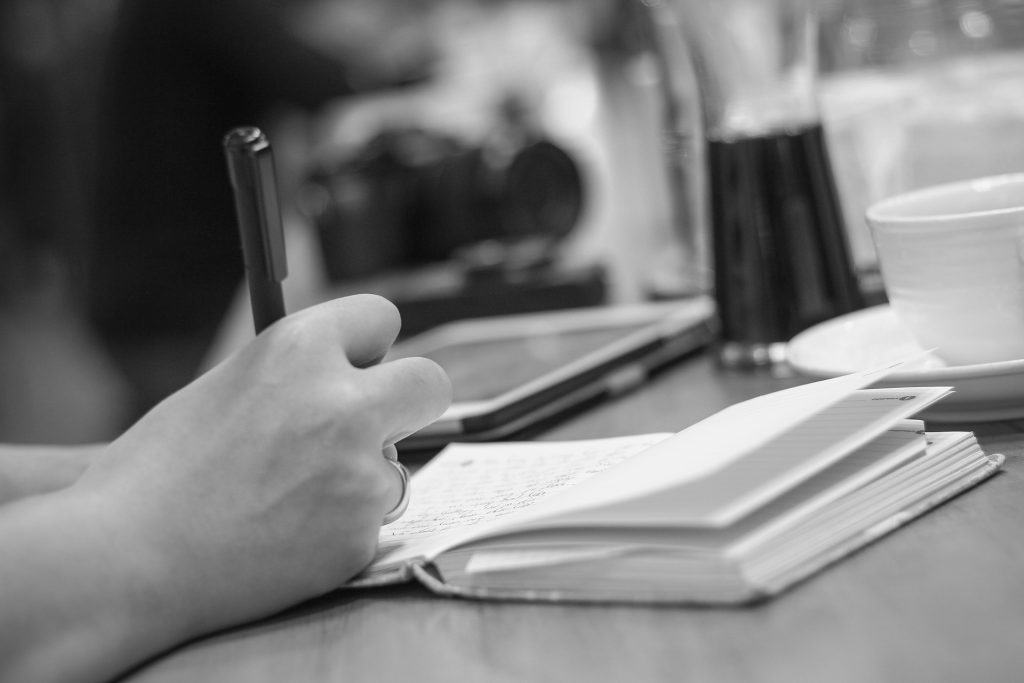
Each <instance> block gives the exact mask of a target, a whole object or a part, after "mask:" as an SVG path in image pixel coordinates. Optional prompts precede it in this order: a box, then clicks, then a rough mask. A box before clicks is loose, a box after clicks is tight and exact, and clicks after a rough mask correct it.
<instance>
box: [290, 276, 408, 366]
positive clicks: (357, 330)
mask: <svg viewBox="0 0 1024 683" xmlns="http://www.w3.org/2000/svg"><path fill="white" fill-rule="evenodd" d="M290 317H292V318H293V319H294V323H295V324H296V325H297V326H299V327H301V328H302V332H301V334H303V335H306V336H308V337H310V338H312V339H314V340H315V341H316V343H319V342H324V343H326V344H329V345H332V346H336V345H339V344H340V346H341V348H342V351H344V353H345V355H346V356H347V358H348V360H349V362H350V363H352V365H354V366H356V367H366V366H369V365H373V364H375V363H378V362H379V361H380V360H381V359H382V358H383V357H384V355H385V354H386V353H387V352H388V349H390V348H391V345H392V344H393V343H394V341H395V338H396V337H397V336H398V331H399V329H401V326H402V319H401V316H400V315H399V313H398V309H397V308H395V305H394V304H392V303H391V302H390V301H388V300H387V299H385V298H383V297H380V296H376V295H374V294H356V295H353V296H346V297H343V298H340V299H334V300H333V301H328V302H326V303H322V304H319V305H317V306H311V307H310V308H307V309H304V310H302V311H299V312H298V313H296V314H294V315H293V316H290Z"/></svg>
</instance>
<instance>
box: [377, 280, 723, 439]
mask: <svg viewBox="0 0 1024 683" xmlns="http://www.w3.org/2000/svg"><path fill="white" fill-rule="evenodd" d="M714 333H715V325H714V307H713V304H712V303H711V301H710V299H708V298H704V297H701V298H696V299H688V300H685V301H677V302H670V303H652V304H638V305H629V306H611V307H600V308H578V309H569V310H564V311H551V312H544V313H532V314H526V315H510V316H501V317H493V318H477V319H471V320H464V321H459V322H454V323H448V324H445V325H442V326H440V327H437V328H434V329H433V330H430V331H428V332H425V333H423V334H420V335H418V336H416V337H412V338H410V339H408V340H406V341H403V342H400V343H399V344H397V345H396V346H395V348H394V349H393V350H392V352H391V353H390V354H389V355H388V358H399V357H404V356H425V357H427V358H430V359H432V360H434V361H436V362H437V363H438V364H440V365H441V367H443V368H444V369H445V371H446V372H447V373H448V375H449V377H450V378H451V380H452V390H453V402H452V405H451V407H450V408H449V409H448V410H447V411H446V412H445V413H444V414H443V415H442V416H441V417H440V418H438V420H437V421H435V422H434V423H432V424H430V425H428V426H427V427H425V428H423V429H422V430H420V431H419V432H417V433H415V434H413V435H412V436H409V437H407V438H406V439H404V440H403V441H402V442H401V443H400V444H399V445H400V447H401V448H403V449H414V450H415V449H426V448H436V447H440V446H443V445H445V444H446V443H448V442H450V441H488V440H495V439H501V438H505V437H508V436H511V435H513V434H515V433H517V432H521V431H523V430H525V429H527V428H529V427H532V426H535V425H537V424H539V423H542V422H543V423H547V422H549V421H552V420H553V419H555V418H557V417H558V416H560V415H562V414H565V413H567V412H569V411H571V410H572V409H573V408H577V407H579V406H581V405H582V404H585V403H589V402H592V401H594V400H596V399H600V398H602V397H607V396H612V395H616V394H619V393H622V392H625V391H627V390H629V389H632V388H634V387H636V386H638V385H640V384H641V383H642V382H643V381H644V380H645V379H646V378H647V377H648V376H649V375H650V374H651V373H652V372H653V371H655V370H657V369H658V368H660V367H662V366H664V365H666V364H667V363H670V362H671V361H673V360H676V359H679V358H682V357H683V356H686V355H687V354H690V353H693V352H694V351H696V350H698V349H701V348H703V347H704V346H706V345H707V344H708V343H709V342H710V341H711V340H712V339H713V337H714Z"/></svg>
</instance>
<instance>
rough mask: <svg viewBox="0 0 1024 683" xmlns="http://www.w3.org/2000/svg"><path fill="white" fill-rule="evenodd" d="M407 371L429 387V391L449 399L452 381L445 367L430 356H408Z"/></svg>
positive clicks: (414, 378)
mask: <svg viewBox="0 0 1024 683" xmlns="http://www.w3.org/2000/svg"><path fill="white" fill-rule="evenodd" d="M406 361H407V371H408V373H409V375H410V376H411V378H412V380H413V381H414V382H416V383H417V384H419V385H421V386H422V387H423V388H424V389H427V390H428V392H429V393H431V394H435V395H438V396H440V397H447V398H448V399H449V400H450V398H451V393H452V382H451V379H450V378H449V377H448V373H447V372H445V370H444V368H442V367H441V366H440V365H438V364H437V363H436V362H434V361H432V360H430V359H429V358H419V357H416V358H408V359H406Z"/></svg>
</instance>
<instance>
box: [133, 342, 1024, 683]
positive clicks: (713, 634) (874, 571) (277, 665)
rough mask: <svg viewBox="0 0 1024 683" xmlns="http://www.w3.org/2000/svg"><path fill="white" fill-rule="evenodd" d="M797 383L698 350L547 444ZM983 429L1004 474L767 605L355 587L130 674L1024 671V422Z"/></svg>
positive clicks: (673, 421)
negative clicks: (546, 600) (731, 368)
mask: <svg viewBox="0 0 1024 683" xmlns="http://www.w3.org/2000/svg"><path fill="white" fill-rule="evenodd" d="M794 382H795V380H780V379H774V378H771V377H768V376H750V375H726V374H721V373H720V372H718V371H717V370H716V369H715V367H714V365H713V363H712V362H711V361H710V360H709V359H708V358H707V357H699V358H695V359H691V360H688V361H686V362H685V363H683V364H681V365H679V366H676V367H674V368H672V369H670V370H668V371H667V372H665V373H663V374H662V375H660V376H659V377H657V378H656V379H655V380H654V381H652V382H651V383H650V384H649V385H648V386H645V387H644V388H643V389H641V390H640V391H637V392H634V393H633V394H630V395H628V396H624V397H621V398H619V399H617V400H615V401H612V402H608V403H605V404H602V405H600V406H597V407H596V408H593V409H592V410H590V411H588V412H586V413H584V414H581V415H578V416H576V417H575V418H573V419H571V420H569V421H567V422H564V423H562V424H560V425H559V426H557V427H556V428H553V429H551V430H549V431H548V432H546V433H544V434H542V435H541V436H540V437H539V438H544V439H567V438H584V437H598V436H612V435H617V434H629V433H639V432H648V431H663V430H670V431H671V430H677V429H681V428H682V427H685V426H687V425H689V424H692V423H693V422H695V421H697V420H699V419H701V418H703V417H705V416H707V415H709V414H711V413H713V412H715V411H717V410H719V409H721V408H723V407H725V406H726V405H729V404H731V403H733V402H736V401H739V400H742V399H745V398H748V397H750V396H753V395H756V394H759V393H764V392H766V391H771V390H774V389H778V388H781V387H782V386H785V385H787V384H792V383H794ZM968 427H969V428H971V429H974V430H975V431H976V433H977V434H978V435H979V436H980V437H981V441H982V444H983V445H984V446H985V447H986V449H987V450H989V451H996V452H1002V453H1004V454H1006V456H1007V464H1006V467H1005V471H1004V472H1003V473H1001V474H999V475H998V476H996V477H995V478H993V479H991V480H989V481H988V482H986V483H984V484H982V485H981V486H980V487H978V488H976V489H974V490H971V491H969V492H967V493H966V494H964V495H961V496H960V497H958V498H956V499H954V500H952V501H950V502H949V503H947V504H946V505H944V506H942V507H941V508H939V509H937V510H935V511H933V512H932V513H930V514H928V515H926V516H925V517H923V518H921V519H919V520H917V521H915V522H913V523H912V524H910V525H909V526H907V527H905V528H903V529H900V530H898V531H896V532H895V533H893V534H891V535H889V536H887V537H885V538H883V539H882V540H880V541H879V542H877V543H875V544H873V545H871V546H869V547H867V548H866V549H864V550H862V551H861V552H859V553H857V554H856V555H854V556H852V557H849V558H847V559H845V560H843V561H842V562H840V563H838V564H836V565H834V566H832V567H830V568H828V569H826V570H825V571H824V572H822V573H820V574H818V575H817V576H814V577H812V578H811V579H809V580H807V581H805V582H803V583H802V584H800V585H798V586H796V587H795V588H793V589H792V590H790V591H788V592H787V593H784V594H783V595H781V596H780V597H778V598H776V599H775V600H773V601H771V602H768V603H766V604H763V605H759V606H756V607H753V608H728V609H699V608H696V609H695V608H679V607H655V608H652V607H627V606H580V605H549V604H542V605H531V604H518V603H516V604H512V603H505V604H503V603H484V602H472V601H467V600H455V599H445V598H437V597H434V596H432V595H431V594H430V593H428V592H426V591H425V590H423V589H420V588H418V587H416V586H402V587H397V588H387V589H374V590H366V591H359V592H338V593H334V594H331V595H327V596H325V597H322V598H320V599H317V600H314V601H312V602H309V603H306V604H304V605H300V606H298V607H296V608H294V609H292V610H290V611H288V612H287V613H285V614H282V615H279V616H277V617H274V618H271V619H267V620H264V621H262V622H259V623H256V624H252V625H249V626H245V627H240V628H237V629H234V630H231V631H228V632H225V633H222V634H219V635H215V636H213V637H210V638H207V639H204V640H201V641H199V642H195V643H192V644H191V645H188V646H185V647H183V648H180V649H179V650H177V651H175V652H172V653H169V654H167V655H166V656H164V657H162V658H159V659H158V660H156V661H154V662H151V663H150V664H149V665H147V666H144V667H142V668H141V669H139V670H138V671H136V672H135V673H134V674H133V675H131V676H129V677H128V680H130V681H132V683H142V682H145V683H157V682H164V681H197V682H203V681H219V682H234V681H245V682H247V683H258V682H261V681H267V682H270V681H274V682H275V683H276V682H279V681H289V682H304V681H346V682H350V683H351V682H358V681H374V682H378V681H415V682H416V683H428V682H430V681H446V682H447V681H691V680H692V681H715V682H724V681H784V682H786V683H791V682H794V681H829V682H830V683H837V682H843V681H858V682H861V681H1019V680H1024V457H1022V455H1024V420H1017V421H1013V422H998V423H987V424H981V423H979V424H973V425H969V426H968ZM957 428H961V429H962V428H964V427H963V425H957Z"/></svg>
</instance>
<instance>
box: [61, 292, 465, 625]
mask: <svg viewBox="0 0 1024 683" xmlns="http://www.w3.org/2000/svg"><path fill="white" fill-rule="evenodd" d="M399 324H400V321H399V317H398V314H397V311H396V310H395V308H394V307H393V306H392V305H391V304H389V303H388V302H386V301H385V300H383V299H380V298H378V297H373V296H356V297H349V298H345V299H340V300H336V301H333V302H330V303H327V304H323V305H321V306H318V307H314V308H311V309H307V310H304V311H301V312H298V313H296V314H294V315H292V316H289V317H288V318H286V319H284V320H282V321H280V322H278V323H276V324H275V325H273V326H271V327H270V328H269V329H267V330H266V331H265V332H264V333H263V334H261V335H260V336H259V338H257V339H256V340H255V342H254V343H252V344H250V345H249V346H248V347H246V348H245V349H243V350H242V351H241V352H239V353H238V354H237V355H235V356H233V357H231V358H230V359H228V360H227V361H225V362H224V363H223V364H221V365H219V366H217V367H216V368H214V369H213V370H211V371H210V372H209V373H207V374H206V375H204V376H203V377H201V378H200V379H198V380H197V381H195V382H194V383H192V384H191V385H189V386H187V387H186V388H184V389H183V390H181V391H180V392H178V393H176V394H174V395H173V396H171V397H170V398H168V399H167V400H165V401H164V402H163V403H161V404H160V405H158V406H157V407H156V408H154V409H153V410H152V411H151V412H150V413H149V414H147V415H146V416H145V417H143V418H142V419H141V420H140V421H139V422H138V423H137V424H136V425H134V426H133V427H132V428H131V429H130V430H128V431H127V432H126V433H125V434H124V435H123V436H122V437H121V438H119V439H117V440H116V441H114V442H113V443H112V444H111V445H110V446H109V448H107V449H106V450H105V451H104V452H103V453H102V454H100V456H99V457H97V458H96V459H95V461H94V462H93V463H92V465H91V466H90V467H89V468H88V469H87V470H86V472H85V473H84V474H83V476H82V477H81V478H80V479H79V480H78V482H76V483H75V485H74V486H72V487H71V489H69V493H74V494H75V495H77V496H80V497H82V498H83V499H88V500H89V501H91V503H92V504H93V505H95V506H97V508H98V509H100V510H101V511H102V517H103V518H104V519H105V520H106V522H105V523H106V524H107V525H108V526H109V528H110V533H111V534H113V535H115V536H116V537H118V538H119V542H120V543H121V544H123V545H124V547H126V548H128V549H131V550H130V551H131V552H133V553H135V555H134V557H135V559H136V560H137V561H140V562H142V565H143V566H144V567H146V570H147V571H148V572H152V573H153V574H154V576H153V578H154V581H155V582H156V583H158V584H159V585H160V586H161V590H163V591H165V592H169V593H171V594H172V595H173V596H174V600H173V601H172V602H171V603H170V604H173V605H174V606H175V609H176V610H178V611H179V612H181V613H180V614H178V615H177V616H178V617H181V618H183V619H185V620H186V621H187V622H188V628H189V629H190V630H193V631H198V632H202V631H207V630H210V629H213V628H219V627H221V626H224V625H226V624H230V623H235V622H238V621H241V620H245V619H250V618H254V617H256V616H260V615H265V614H267V613H270V612H273V611H275V610H278V609H281V608H283V607H285V606H288V605H290V604H293V603H295V602H297V601H299V600H302V599H304V598H308V597H311V596H314V595H317V594H319V593H323V592H325V591H327V590H330V589H332V588H334V587H337V586H339V585H340V584H342V583H344V581H345V580H346V579H348V578H349V577H351V576H352V575H354V574H355V573H357V572H358V571H359V570H361V569H362V568H363V567H364V566H365V565H366V564H367V563H368V562H369V561H370V560H371V559H372V557H373V553H374V551H375V548H376V541H377V535H378V533H379V527H380V524H381V520H382V518H383V516H384V515H385V513H387V512H388V511H389V510H390V509H392V508H393V507H394V506H395V504H396V503H397V501H398V499H399V495H400V492H399V490H398V484H399V479H398V476H397V473H396V471H395V469H394V468H393V467H392V466H391V465H389V464H388V463H387V462H385V459H384V457H383V455H382V451H383V449H384V448H385V447H386V446H389V445H390V444H392V443H393V442H394V441H396V440H398V439H400V438H401V437H403V436H405V435H407V434H409V433H411V432H413V431H415V430H417V429H419V428H420V427H422V426H424V425H426V424H427V423H429V422H430V421H432V420H433V419H435V418H436V417H437V416H438V415H439V414H440V413H441V412H443V410H444V409H445V407H446V406H447V405H448V402H449V400H450V385H449V383H448V380H447V377H446V376H445V374H444V372H443V371H442V370H441V369H440V368H439V367H438V366H437V365H436V364H434V363H433V362H431V361H428V360H425V359H422V358H410V359H401V360H395V361H392V362H388V363H383V364H378V361H379V360H380V359H381V358H382V357H383V356H384V354H385V353H386V352H387V350H388V348H389V347H390V345H391V343H392V342H393V341H394V339H395V336H396V335H397V333H398V329H399ZM154 618H161V617H154Z"/></svg>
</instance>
